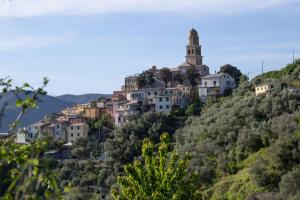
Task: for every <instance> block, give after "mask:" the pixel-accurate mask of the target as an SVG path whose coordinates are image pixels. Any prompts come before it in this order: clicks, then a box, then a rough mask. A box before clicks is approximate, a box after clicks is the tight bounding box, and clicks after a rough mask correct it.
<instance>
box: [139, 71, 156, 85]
mask: <svg viewBox="0 0 300 200" xmlns="http://www.w3.org/2000/svg"><path fill="white" fill-rule="evenodd" d="M154 82H155V79H154V74H153V72H152V71H150V70H147V71H143V72H142V73H141V74H140V75H139V76H138V77H137V85H138V87H139V88H144V87H149V86H151V85H152V84H153V83H154Z"/></svg>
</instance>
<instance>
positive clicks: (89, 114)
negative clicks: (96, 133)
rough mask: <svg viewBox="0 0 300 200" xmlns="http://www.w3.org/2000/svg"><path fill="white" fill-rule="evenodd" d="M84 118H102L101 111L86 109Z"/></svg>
mask: <svg viewBox="0 0 300 200" xmlns="http://www.w3.org/2000/svg"><path fill="white" fill-rule="evenodd" d="M83 116H84V117H86V118H89V119H96V118H97V117H99V116H100V109H99V108H97V107H96V108H86V109H85V110H84V114H83Z"/></svg>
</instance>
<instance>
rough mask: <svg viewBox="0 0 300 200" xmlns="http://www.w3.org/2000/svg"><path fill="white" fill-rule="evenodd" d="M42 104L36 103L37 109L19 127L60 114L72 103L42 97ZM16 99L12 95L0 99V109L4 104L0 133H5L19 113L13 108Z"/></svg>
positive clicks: (24, 117) (25, 117)
mask: <svg viewBox="0 0 300 200" xmlns="http://www.w3.org/2000/svg"><path fill="white" fill-rule="evenodd" d="M41 100H42V102H39V103H38V108H37V109H34V110H31V111H29V112H28V113H27V114H25V115H24V116H23V117H22V118H21V121H20V127H24V126H27V125H29V124H31V123H34V122H36V121H38V120H41V119H42V118H43V117H44V116H45V115H48V114H51V113H56V112H60V111H61V110H62V109H64V108H66V107H68V106H69V107H70V106H72V105H73V104H74V103H72V102H67V101H63V100H60V99H58V98H56V97H52V96H42V97H41ZM15 101H16V97H15V96H14V95H13V94H12V93H8V94H6V95H3V96H2V98H1V99H0V109H2V107H3V106H4V105H5V104H6V107H5V110H4V114H3V116H1V120H0V123H1V124H0V132H7V131H8V127H9V124H11V123H12V122H13V121H14V120H15V119H16V117H17V115H18V114H19V112H20V109H18V108H16V106H15Z"/></svg>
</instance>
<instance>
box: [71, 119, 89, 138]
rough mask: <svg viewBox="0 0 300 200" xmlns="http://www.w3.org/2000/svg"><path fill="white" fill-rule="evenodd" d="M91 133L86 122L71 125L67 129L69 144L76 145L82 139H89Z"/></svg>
mask: <svg viewBox="0 0 300 200" xmlns="http://www.w3.org/2000/svg"><path fill="white" fill-rule="evenodd" d="M88 133H89V125H88V124H87V123H86V122H81V123H71V124H70V125H69V126H68V127H67V142H71V143H74V142H75V141H76V140H78V139H80V138H87V137H88Z"/></svg>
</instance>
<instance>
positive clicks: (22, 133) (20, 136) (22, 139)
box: [15, 129, 28, 144]
mask: <svg viewBox="0 0 300 200" xmlns="http://www.w3.org/2000/svg"><path fill="white" fill-rule="evenodd" d="M26 135H27V133H26V130H25V129H19V130H18V131H17V137H16V139H15V142H16V143H17V144H27V143H28V141H27V140H26V138H27V137H26Z"/></svg>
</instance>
